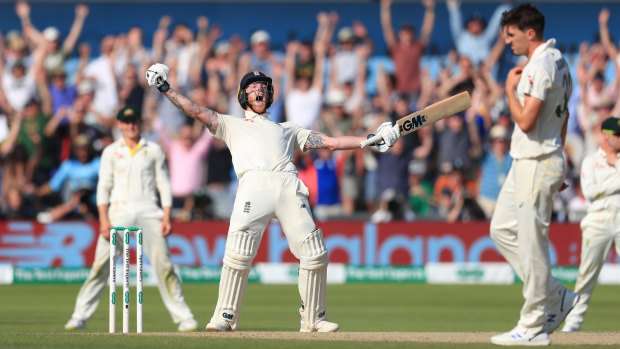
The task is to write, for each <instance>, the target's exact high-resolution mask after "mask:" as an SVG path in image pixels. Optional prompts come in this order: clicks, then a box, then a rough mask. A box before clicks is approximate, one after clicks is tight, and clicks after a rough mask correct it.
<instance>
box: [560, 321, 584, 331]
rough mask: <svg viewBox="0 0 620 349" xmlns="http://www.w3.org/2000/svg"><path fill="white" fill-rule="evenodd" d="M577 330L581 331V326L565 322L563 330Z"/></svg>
mask: <svg viewBox="0 0 620 349" xmlns="http://www.w3.org/2000/svg"><path fill="white" fill-rule="evenodd" d="M577 331H581V326H580V325H577V324H569V323H566V324H564V327H562V332H577Z"/></svg>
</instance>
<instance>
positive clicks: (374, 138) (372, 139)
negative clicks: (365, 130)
mask: <svg viewBox="0 0 620 349" xmlns="http://www.w3.org/2000/svg"><path fill="white" fill-rule="evenodd" d="M382 140H383V137H381V136H379V135H373V136H372V137H370V138H368V139H367V140H365V141H361V142H360V146H361V147H362V148H366V147H367V146H369V145H373V144H377V143H380V142H381V141H382Z"/></svg>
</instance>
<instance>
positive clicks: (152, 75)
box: [146, 63, 170, 92]
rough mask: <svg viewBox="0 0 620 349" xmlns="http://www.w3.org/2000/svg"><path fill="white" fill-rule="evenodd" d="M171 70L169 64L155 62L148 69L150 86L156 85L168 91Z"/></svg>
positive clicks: (147, 77) (147, 75)
mask: <svg viewBox="0 0 620 349" xmlns="http://www.w3.org/2000/svg"><path fill="white" fill-rule="evenodd" d="M169 72H170V68H168V66H166V65H164V64H161V63H155V64H153V65H152V66H150V67H149V69H148V70H147V71H146V81H147V82H148V83H149V86H155V87H157V89H158V90H159V91H160V92H166V91H168V90H169V89H170V84H168V73H169Z"/></svg>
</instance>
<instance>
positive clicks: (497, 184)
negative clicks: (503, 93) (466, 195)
mask: <svg viewBox="0 0 620 349" xmlns="http://www.w3.org/2000/svg"><path fill="white" fill-rule="evenodd" d="M489 139H490V142H491V148H490V149H488V150H486V151H485V152H484V155H483V156H482V163H481V165H480V177H479V184H478V198H477V201H478V205H479V206H480V208H481V209H482V210H483V211H484V214H485V215H486V218H487V219H491V217H492V216H493V209H494V208H495V203H496V201H497V197H498V196H499V192H500V190H501V189H502V185H503V184H504V181H505V180H506V176H507V175H508V170H510V165H511V164H512V157H510V154H508V150H509V147H510V144H509V141H510V136H509V135H508V132H507V131H506V129H505V128H504V126H501V125H495V126H493V127H492V128H491V131H490V132H489Z"/></svg>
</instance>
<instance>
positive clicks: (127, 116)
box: [116, 106, 141, 122]
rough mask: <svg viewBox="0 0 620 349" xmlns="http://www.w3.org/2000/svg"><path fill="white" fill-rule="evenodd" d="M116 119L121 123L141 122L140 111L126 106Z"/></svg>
mask: <svg viewBox="0 0 620 349" xmlns="http://www.w3.org/2000/svg"><path fill="white" fill-rule="evenodd" d="M116 118H117V119H118V120H119V121H122V122H126V121H130V120H140V118H141V116H140V111H139V110H138V109H136V108H135V107H133V106H126V107H125V108H123V109H121V110H119V111H118V113H117V114H116Z"/></svg>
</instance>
